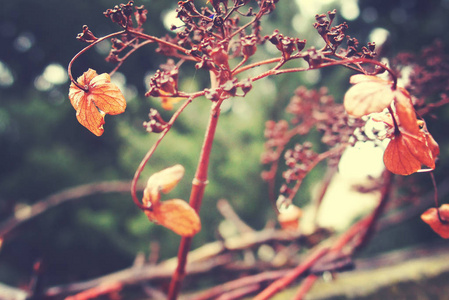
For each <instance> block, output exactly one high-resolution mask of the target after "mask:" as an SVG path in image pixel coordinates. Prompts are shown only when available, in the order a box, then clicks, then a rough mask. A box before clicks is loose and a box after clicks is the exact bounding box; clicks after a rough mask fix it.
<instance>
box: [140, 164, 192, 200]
mask: <svg viewBox="0 0 449 300" xmlns="http://www.w3.org/2000/svg"><path fill="white" fill-rule="evenodd" d="M183 176H184V167H183V166H182V165H180V164H177V165H174V166H172V167H169V168H166V169H164V170H162V171H159V172H157V173H154V174H153V175H151V176H150V178H148V181H147V186H146V188H145V189H149V190H152V189H157V190H158V191H161V192H162V193H164V194H166V193H168V192H170V191H171V190H172V189H173V188H174V187H175V186H176V185H177V184H178V183H179V181H180V180H181V178H182V177H183Z"/></svg>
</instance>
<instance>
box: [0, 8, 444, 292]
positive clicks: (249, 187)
mask: <svg viewBox="0 0 449 300" xmlns="http://www.w3.org/2000/svg"><path fill="white" fill-rule="evenodd" d="M200 2H201V4H204V3H205V1H196V2H195V3H200ZM311 2H313V4H312V3H311ZM176 3H177V1H150V0H147V1H144V0H141V1H139V0H136V1H135V4H136V5H140V4H144V5H145V7H146V8H147V9H148V11H149V14H148V21H147V23H146V25H145V30H146V31H147V32H148V33H150V34H153V35H159V36H160V35H165V32H167V29H166V28H164V26H163V18H164V16H165V15H166V13H168V12H170V11H172V10H173V9H174V8H175V7H176ZM116 4H118V2H115V1H110V0H107V1H106V0H101V1H100V0H97V1H91V0H79V1H66V0H62V1H55V0H47V1H31V0H16V1H4V2H3V3H2V4H1V7H0V39H1V47H0V222H1V221H2V220H6V219H7V218H8V217H9V216H11V215H12V214H13V213H14V210H15V209H16V208H17V207H18V206H21V205H30V204H33V203H35V202H36V201H38V200H39V199H42V198H44V197H46V196H48V195H50V194H53V193H56V192H59V191H62V190H64V189H66V188H70V187H74V186H77V185H81V184H86V183H95V182H102V181H109V180H125V181H127V180H130V179H131V178H132V176H133V174H134V171H135V169H136V168H137V166H138V164H139V163H140V160H141V159H142V157H143V156H144V154H145V153H146V151H147V150H148V149H149V147H151V145H152V144H153V142H154V141H155V135H150V134H148V133H146V132H145V131H144V129H143V127H142V122H143V121H146V120H147V115H148V112H149V108H150V107H156V108H160V104H159V102H158V101H157V100H156V99H148V98H145V97H144V96H143V95H144V93H145V89H146V86H145V84H147V83H148V78H149V77H148V76H149V75H152V74H153V73H154V72H155V71H156V70H157V68H158V66H159V64H161V63H163V62H165V58H164V57H161V56H159V55H157V54H155V53H154V49H155V46H154V45H149V46H147V47H144V48H142V49H140V50H138V51H137V52H136V53H135V54H134V55H133V56H131V57H130V58H129V59H128V60H127V61H126V62H125V64H124V65H123V66H122V68H121V69H120V70H119V73H118V74H116V75H115V76H114V78H113V80H114V81H115V82H116V83H117V84H119V85H120V87H121V88H122V90H123V92H124V94H125V97H126V98H127V101H128V107H127V110H126V112H125V113H124V114H122V115H119V116H115V117H106V124H105V133H104V135H103V136H102V137H96V136H94V135H93V134H91V133H90V132H88V131H87V130H86V129H85V128H84V127H82V126H81V125H80V124H79V123H78V122H77V120H76V118H75V111H74V110H73V108H72V106H71V105H70V102H69V100H68V97H67V94H68V87H69V82H68V79H67V76H66V75H65V73H64V72H65V68H66V66H67V64H68V62H69V61H70V59H71V58H72V57H73V56H74V55H75V54H76V53H77V52H78V51H79V50H81V49H82V47H83V46H84V45H83V44H82V43H81V42H80V41H78V40H76V39H75V37H76V35H77V34H78V33H79V32H81V31H82V29H81V28H82V25H84V24H87V25H88V26H89V28H90V29H91V30H92V31H93V32H94V33H95V34H96V35H97V36H102V35H105V34H108V33H110V32H113V31H116V30H118V29H119V28H117V26H115V24H112V23H111V22H110V21H109V20H108V19H106V18H105V17H104V16H103V15H102V12H103V11H105V10H106V9H107V8H111V7H113V6H114V5H116ZM201 4H199V5H201ZM333 8H336V9H337V10H338V11H339V12H340V14H339V15H338V19H337V22H338V23H339V22H342V21H345V20H346V21H347V22H348V24H349V30H348V34H350V35H351V36H353V37H356V38H358V39H359V41H360V43H361V44H366V43H367V42H368V41H372V40H373V39H374V41H376V39H378V44H379V43H382V39H384V38H385V37H387V35H386V33H388V37H387V39H386V41H385V43H384V45H383V47H382V50H381V54H382V56H387V57H393V56H395V55H396V54H397V53H399V52H402V51H407V52H414V53H417V52H418V51H419V50H421V49H422V47H423V46H425V45H429V44H430V43H432V42H433V41H434V40H435V39H437V38H438V39H440V40H442V41H443V44H444V45H445V46H447V44H448V42H449V34H448V31H447V27H448V25H449V24H448V21H447V15H448V13H449V1H447V0H441V1H440V0H430V1H429V0H401V1H386V0H380V1H379V0H360V1H357V0H340V1H332V0H327V1H324V0H322V1H301V0H298V1H285V0H280V1H279V3H278V4H277V10H276V11H275V13H274V14H272V15H270V16H268V17H267V18H266V19H267V23H265V24H264V25H263V30H264V33H263V34H264V35H269V34H271V33H272V31H273V29H275V28H279V30H280V31H281V32H282V33H284V34H285V35H289V36H297V37H299V38H301V39H302V38H306V39H307V40H308V45H309V46H310V45H316V46H317V47H320V46H322V44H321V42H320V41H319V39H318V35H317V34H316V33H315V30H314V29H313V27H312V23H313V22H314V16H315V14H316V13H325V12H327V11H328V10H331V9H333ZM161 12H162V13H161ZM108 52H109V45H108V44H107V43H103V44H100V45H99V46H98V47H95V49H93V50H91V51H89V52H88V53H86V54H85V55H83V56H82V57H81V58H80V59H79V60H78V61H77V62H76V63H75V64H74V67H73V72H74V76H76V77H77V76H79V75H81V74H82V72H84V71H85V70H87V68H89V67H90V68H93V69H96V70H97V71H98V73H103V72H108V71H110V70H111V69H112V66H110V65H109V64H108V63H106V62H105V61H104V58H105V57H106V55H107V53H108ZM272 52H273V47H271V48H270V45H266V47H262V48H261V49H259V50H258V53H257V55H256V56H257V57H268V56H269V55H270V53H272ZM189 67H190V68H189ZM251 72H252V71H251ZM254 72H257V70H254ZM251 74H255V73H251ZM350 74H351V73H350V72H349V71H347V70H344V69H343V68H334V69H329V70H323V71H314V72H310V73H308V74H295V75H291V76H290V75H289V76H282V77H279V78H273V79H270V80H263V81H260V82H257V83H256V84H255V85H254V88H253V90H252V91H251V92H250V94H249V96H248V97H247V98H245V99H242V98H237V99H233V100H230V101H229V103H227V104H226V105H225V106H224V107H223V115H222V118H221V119H220V121H219V129H218V132H217V137H216V140H215V143H214V149H213V154H212V158H211V160H212V162H211V167H210V184H209V186H208V187H207V190H206V195H205V199H204V203H203V207H202V210H201V218H202V222H203V228H204V229H203V230H202V231H201V233H200V234H199V235H198V236H196V237H195V239H194V247H196V246H198V245H201V244H203V243H205V242H207V241H211V240H215V239H216V236H217V234H216V228H217V226H218V224H219V222H220V220H221V219H222V218H221V217H220V216H219V214H218V212H217V210H216V206H215V203H216V201H217V200H218V199H220V198H226V199H228V200H229V201H230V202H231V204H232V206H233V207H234V209H235V210H236V212H237V213H238V214H239V215H240V216H241V217H242V219H244V220H245V221H246V222H247V223H248V224H250V225H251V226H253V227H254V228H256V229H260V228H262V227H263V226H264V225H265V223H266V221H267V220H268V219H270V218H273V217H274V216H275V214H274V213H273V211H272V208H271V205H270V203H269V201H268V199H267V196H266V195H267V189H266V186H265V184H264V183H263V182H262V180H261V179H260V172H261V170H262V166H261V165H260V162H259V160H260V155H261V153H262V152H263V142H264V138H263V130H264V122H265V120H267V119H275V120H279V119H280V118H281V117H283V115H284V108H285V105H286V104H287V103H288V101H289V99H290V97H291V96H292V95H293V92H294V90H295V88H296V87H297V86H299V85H306V86H308V87H311V88H319V87H320V86H327V87H328V88H329V90H330V92H331V93H332V94H334V95H335V97H336V99H341V98H342V95H343V94H344V91H345V90H346V89H347V88H348V86H349V85H348V77H349V75H350ZM207 75H208V74H205V73H204V72H202V71H195V69H194V68H193V65H188V64H185V65H184V66H183V68H182V70H181V74H180V80H181V82H180V85H181V87H182V88H184V89H185V90H187V91H193V90H195V89H203V88H204V87H207V84H208V78H207ZM145 80H146V82H145ZM209 107H210V105H209V102H208V101H207V100H205V99H198V101H195V103H193V104H192V105H190V106H189V107H188V108H187V109H186V111H185V112H184V113H183V115H182V116H181V118H179V120H178V121H177V122H176V124H175V126H174V130H172V131H171V132H170V133H169V134H168V136H167V138H166V139H165V140H164V141H163V142H162V144H161V147H160V148H159V149H158V150H157V152H156V154H155V156H154V157H153V158H152V159H151V161H150V163H149V166H148V167H147V168H146V169H145V171H144V174H143V177H142V178H147V177H148V176H149V174H151V173H153V172H155V171H158V170H160V169H162V168H165V167H167V166H170V165H173V164H176V163H180V164H182V165H184V166H185V168H186V175H185V178H184V179H183V180H182V181H181V184H180V185H179V186H178V187H177V188H176V189H175V190H174V191H173V192H172V193H171V194H170V195H168V196H169V197H179V198H183V199H186V198H188V195H189V192H190V182H191V179H192V176H193V173H194V170H195V167H196V164H197V159H198V155H199V151H200V147H201V142H202V138H203V136H204V129H205V125H206V122H207V118H208V115H209ZM161 113H162V114H163V115H164V116H165V118H168V117H169V116H170V113H171V112H165V111H161ZM448 115H449V114H448V111H447V109H445V110H442V111H440V112H439V117H440V120H439V122H440V123H435V124H442V125H438V126H439V127H438V126H436V125H434V123H432V122H430V124H429V128H430V129H431V132H432V133H433V135H434V137H435V139H436V140H437V141H438V142H439V143H440V146H441V149H442V156H443V157H444V156H446V157H447V150H446V149H447V147H445V146H446V143H447V138H446V137H445V133H444V130H445V129H444V128H446V127H447V125H448V124H447V122H448V118H447V116H448ZM445 117H446V118H445ZM441 164H442V166H441V171H439V170H437V173H436V175H437V178H439V179H443V178H444V177H445V171H444V161H443V162H442V163H441ZM417 176H421V175H417ZM423 178H424V177H423ZM313 180H314V179H313V178H312V179H311V180H309V181H310V182H312V181H313ZM426 180H427V179H426ZM303 191H304V192H302V193H301V195H300V196H299V199H298V200H297V201H298V203H299V204H301V203H303V202H305V201H307V199H308V186H305V187H303ZM186 200H187V199H186ZM416 226H418V227H417V229H416V230H420V231H419V232H421V234H422V235H432V233H431V232H430V231H426V229H425V228H424V226H421V225H416ZM414 230H415V229H414ZM154 241H157V242H158V243H160V246H161V248H162V249H163V251H162V252H161V255H162V258H168V257H172V256H174V255H176V252H177V245H178V242H179V237H178V236H176V235H175V234H173V233H172V232H169V231H168V230H166V229H164V228H162V227H160V226H156V225H154V224H152V223H150V222H148V220H147V218H146V216H145V215H144V214H143V213H142V212H141V211H140V210H139V209H137V208H136V207H135V206H134V204H133V203H132V200H131V197H130V195H129V194H128V193H124V194H104V195H96V196H94V197H89V198H83V199H79V200H77V201H73V202H70V203H66V204H63V205H61V206H58V207H56V208H53V209H51V210H49V211H47V212H45V213H44V214H42V215H40V216H39V217H37V218H36V219H33V220H31V221H30V222H27V223H25V224H23V225H21V226H20V227H19V228H18V229H16V230H15V231H14V232H13V233H12V234H10V235H9V236H8V238H7V239H6V240H5V242H4V244H3V247H2V249H1V252H0V282H3V283H6V284H10V285H13V286H18V285H23V284H26V283H27V282H28V281H29V277H30V274H31V271H32V265H33V263H34V261H36V260H37V259H43V261H44V264H45V272H46V274H47V276H46V281H47V284H48V285H55V284H62V283H68V282H71V281H79V280H82V279H88V278H91V277H95V276H99V275H103V274H106V273H109V272H112V271H115V270H118V269H121V268H125V267H128V266H130V265H131V264H132V261H133V259H134V257H135V255H136V253H137V252H144V253H148V251H149V244H150V243H151V242H154ZM381 244H382V243H381ZM377 245H379V244H377ZM388 247H390V246H385V248H388ZM381 248H382V247H381ZM61 266H64V267H61Z"/></svg>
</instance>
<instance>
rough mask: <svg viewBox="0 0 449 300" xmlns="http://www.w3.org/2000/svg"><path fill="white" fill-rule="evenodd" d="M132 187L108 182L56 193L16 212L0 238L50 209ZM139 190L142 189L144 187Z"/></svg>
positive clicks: (2, 228) (124, 190)
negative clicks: (95, 195) (91, 196)
mask: <svg viewBox="0 0 449 300" xmlns="http://www.w3.org/2000/svg"><path fill="white" fill-rule="evenodd" d="M130 186H131V183H130V182H129V181H107V182H97V183H90V184H85V185H80V186H77V187H72V188H69V189H66V190H63V191H61V192H58V193H55V194H53V195H50V196H48V197H45V198H43V199H40V200H38V201H37V202H36V203H35V204H33V205H31V206H27V207H24V208H21V209H20V210H18V211H16V212H15V214H14V216H12V217H10V218H9V219H7V220H6V221H4V222H3V223H1V224H0V237H1V238H3V237H5V235H7V234H9V233H10V232H11V231H12V230H14V229H15V228H17V227H18V226H19V225H20V224H22V223H25V222H27V221H29V220H31V219H32V218H34V217H36V216H38V215H40V214H42V213H44V212H46V211H47V210H49V209H50V208H53V207H55V206H57V205H60V204H62V203H65V202H68V201H72V200H77V199H80V198H83V197H87V196H90V195H94V194H104V193H123V192H128V191H129V187H130ZM138 188H139V189H142V187H138ZM136 189H137V186H136Z"/></svg>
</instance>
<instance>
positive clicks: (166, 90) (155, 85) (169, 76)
mask: <svg viewBox="0 0 449 300" xmlns="http://www.w3.org/2000/svg"><path fill="white" fill-rule="evenodd" d="M178 75H179V74H178V68H177V67H173V68H172V69H171V70H163V71H161V70H157V71H156V74H154V75H153V76H152V77H151V78H150V89H149V90H148V92H147V93H146V94H145V96H147V97H148V96H152V97H161V96H174V95H176V94H177V93H178Z"/></svg>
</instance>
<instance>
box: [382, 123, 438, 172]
mask: <svg viewBox="0 0 449 300" xmlns="http://www.w3.org/2000/svg"><path fill="white" fill-rule="evenodd" d="M384 163H385V166H386V167H387V169H388V170H389V171H390V172H392V173H395V174H399V175H410V174H412V173H415V172H417V171H418V170H420V169H421V166H422V165H426V166H428V167H430V168H431V169H434V168H435V157H434V156H433V154H432V149H431V148H429V146H428V145H427V140H426V138H425V136H424V134H423V133H420V134H419V135H410V134H408V133H407V132H404V133H401V132H400V133H397V134H395V136H394V138H393V139H392V140H391V141H390V143H389V144H388V146H387V148H386V149H385V152H384Z"/></svg>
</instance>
